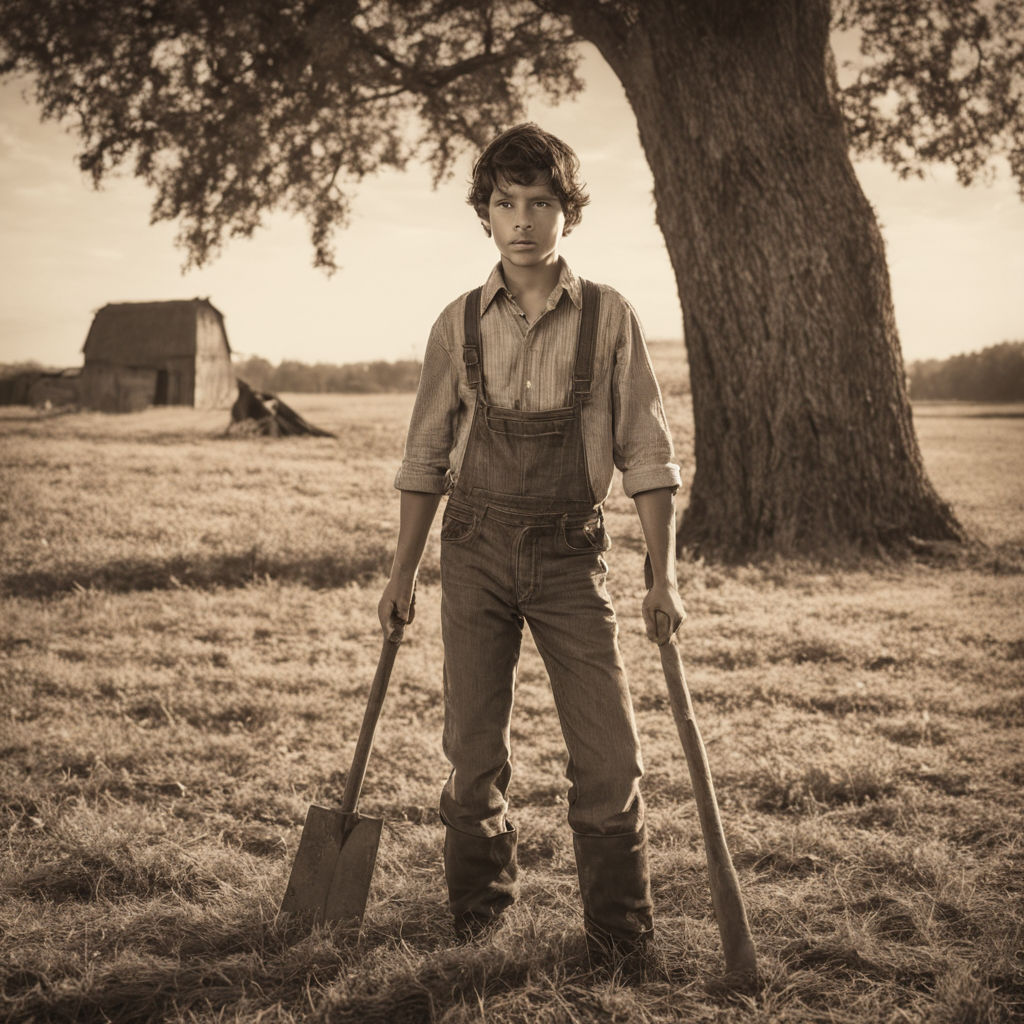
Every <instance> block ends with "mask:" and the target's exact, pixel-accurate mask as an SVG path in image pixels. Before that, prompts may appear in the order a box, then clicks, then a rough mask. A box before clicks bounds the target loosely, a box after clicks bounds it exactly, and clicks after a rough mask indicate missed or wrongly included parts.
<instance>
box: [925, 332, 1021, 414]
mask: <svg viewBox="0 0 1024 1024" xmlns="http://www.w3.org/2000/svg"><path fill="white" fill-rule="evenodd" d="M907 378H908V381H909V384H910V397H911V398H912V399H915V400H920V399H933V400H934V399H939V400H942V401H954V402H1024V341H1004V342H1002V344H999V345H991V346H990V347H989V348H984V349H982V350H981V351H980V352H969V353H965V354H963V355H958V356H951V357H950V358H949V359H922V360H919V361H917V362H913V363H911V364H910V365H909V366H908V367H907Z"/></svg>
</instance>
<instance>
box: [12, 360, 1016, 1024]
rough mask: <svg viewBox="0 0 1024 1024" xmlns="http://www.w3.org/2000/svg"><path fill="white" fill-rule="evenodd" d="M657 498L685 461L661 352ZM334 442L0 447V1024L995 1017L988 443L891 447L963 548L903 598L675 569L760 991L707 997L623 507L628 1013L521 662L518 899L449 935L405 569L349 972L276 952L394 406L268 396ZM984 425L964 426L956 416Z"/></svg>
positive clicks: (948, 438) (185, 413)
mask: <svg viewBox="0 0 1024 1024" xmlns="http://www.w3.org/2000/svg"><path fill="white" fill-rule="evenodd" d="M655 355H656V358H657V360H658V361H659V364H660V366H661V369H662V375H663V378H664V379H665V382H666V387H665V390H666V394H667V399H668V406H669V412H670V417H671V419H672V422H673V428H674V432H675V435H676V440H677V446H678V449H679V452H680V456H681V460H682V461H683V463H684V467H685V468H686V470H687V471H690V470H692V466H691V461H692V460H691V452H692V445H691V437H692V428H691V425H690V422H689V412H688V408H687V404H686V398H685V394H684V389H683V388H682V386H679V385H678V382H679V377H678V375H677V371H679V370H680V365H679V362H678V359H677V357H676V355H675V352H674V350H673V349H670V348H668V347H667V346H666V347H664V348H658V349H657V350H656V352H655ZM290 400H291V401H292V403H293V404H294V405H295V406H296V407H297V408H298V409H299V410H300V411H301V412H302V413H303V414H304V415H306V416H307V418H309V419H310V420H312V422H314V423H316V424H318V425H320V426H324V427H327V428H329V429H333V430H336V431H337V432H338V434H339V440H337V441H334V440H330V439H293V440H263V439H252V438H245V439H242V438H232V439H228V438H225V437H224V436H222V435H223V428H224V426H225V420H226V415H225V414H224V413H222V412H219V413H200V412H195V411H191V410H183V409H163V410H150V411H148V412H145V413H139V414H133V415H127V416H119V417H114V416H104V415H99V414H72V415H53V416H48V417H47V416H40V415H37V414H35V413H33V412H31V411H30V410H26V409H5V410H0V464H2V473H3V481H4V486H3V488H2V493H0V550H2V554H3V562H2V573H3V576H2V580H0V587H2V615H0V715H2V718H0V830H2V833H0V834H2V835H3V846H2V849H0V894H2V898H0V983H2V989H0V1019H10V1020H16V1021H28V1020H36V1021H105V1020H116V1021H142V1020H171V1021H203V1022H212V1021H300V1020H301V1021H305V1020H310V1021H324V1022H327V1021H346V1022H347V1021H351V1022H364V1021H369V1022H377V1021H379V1022H415V1021H431V1020H432V1021H444V1022H446V1024H459V1022H469V1021H487V1022H494V1024H497V1022H502V1024H504V1022H523V1024H527V1022H530V1024H532V1022H549V1024H554V1022H591V1021H608V1022H613V1021H614V1022H633V1021H638V1022H654V1021H700V1022H706V1021H730V1022H731V1021H742V1022H769V1021H771V1022H775V1021H786V1022H788V1021H793V1022H810V1021H833V1022H837V1024H838V1022H842V1024H846V1022H849V1024H879V1022H893V1024H895V1022H907V1021H922V1022H937V1024H958V1022H963V1024H988V1022H996V1021H1011V1020H1014V1019H1021V1015H1024V952H1022V949H1024V938H1022V926H1024V909H1022V895H1024V892H1022V890H1024V838H1022V836H1024V796H1022V786H1024V755H1022V753H1021V751H1022V738H1024V625H1022V617H1021V608H1022V606H1024V575H1022V572H1021V570H1022V566H1024V556H1022V553H1024V417H1022V416H1021V415H1020V413H1021V410H1019V409H1017V410H1014V409H1010V410H1007V409H1005V408H1004V409H998V408H996V409H978V408H971V407H948V406H927V407H921V408H920V409H919V410H918V411H917V414H916V419H917V425H918V429H919V435H920V438H921V443H922V448H923V449H924V452H925V458H926V462H927V465H928V468H929V472H930V473H931V475H932V477H933V480H934V481H935V483H936V485H937V487H938V488H939V490H940V491H941V493H943V494H944V495H945V496H946V497H947V498H949V499H950V500H951V501H952V502H953V503H954V505H955V507H956V509H957V511H958V512H959V514H960V515H961V517H962V519H963V520H964V522H965V523H966V524H967V525H968V526H969V528H970V529H971V530H972V531H973V533H974V534H975V536H976V537H978V538H979V539H980V540H981V541H983V542H984V544H985V545H986V546H985V547H981V546H976V547H974V548H972V549H971V550H970V551H968V552H966V553H963V554H958V553H955V552H947V553H946V554H945V555H942V554H933V555H932V556H931V557H930V558H929V559H928V560H927V561H908V562H890V563H885V564H874V565H862V566H837V567H821V566H813V565H803V564H793V563H778V564H772V565H762V566H738V567H728V568H723V567H720V566H713V565H704V564H702V563H689V564H684V565H682V566H681V575H682V580H683V584H684V596H685V598H686V600H687V605H688V608H689V611H690V620H689V621H688V623H687V624H686V626H685V627H684V630H683V642H682V650H683V654H684V658H685V660H686V662H687V665H688V669H689V675H690V685H691V688H692V690H693V693H694V699H695V705H696V710H697V715H698V720H699V722H700V723H701V727H702V731H703V733H704V737H705V741H706V742H707V745H708V748H709V758H710V762H711V767H712V771H713V773H714V776H715V782H716V788H717V791H718V795H719V799H720V802H721V805H722V812H723V816H724V818H725V822H726V831H727V835H728V839H729V843H730V848H731V850H732V853H733V857H734V859H735V861H736V864H737V868H738V870H739V873H740V877H741V883H742V885H743V888H744V894H745V898H746V901H747V909H748V913H749V916H750V919H751V925H752V928H753V931H754V935H755V939H756V941H757V944H758V948H759V953H760V957H761V965H762V969H763V974H764V985H763V988H762V990H761V991H760V992H759V993H757V994H756V995H752V996H739V997H737V996H732V997H730V996H727V995H725V994H721V993H718V992H717V991H716V990H715V989H714V987H713V986H708V984H707V983H708V982H709V981H711V980H713V979H714V977H715V975H716V974H717V972H718V971H719V970H720V950H719V943H718V935H717V931H716V928H715V925H714V921H713V918H712V916H711V912H710V904H709V898H708V891H707V884H706V875H705V863H704V854H703V849H702V846H701V840H700V834H699V828H698V825H697V821H696V814H695V810H694V807H693V802H692V797H691V793H690V788H689V782H688V777H687V773H686V767H685V762H684V760H683V758H682V753H681V750H680V747H679V742H678V739H677V737H676V735H675V729H674V725H673V722H672V718H671V714H670V712H669V709H668V704H667V699H666V695H665V689H664V682H663V680H662V678H661V675H660V664H659V661H658V657H657V652H656V650H655V649H653V648H652V647H650V645H649V644H648V643H647V642H646V640H644V639H643V636H642V629H641V626H640V620H639V604H640V599H641V596H642V572H641V559H642V545H641V540H640V534H639V527H638V525H637V523H636V521H635V515H634V513H633V512H632V508H631V503H629V502H627V501H626V499H625V498H624V497H623V496H622V495H621V492H617V493H615V494H614V496H613V498H612V499H611V501H610V502H609V506H608V521H609V528H610V532H611V533H612V536H613V538H614V547H613V550H612V551H611V553H610V556H609V560H610V562H611V565H612V574H611V577H610V580H609V586H610V588H611V590H612V593H613V597H614V598H615V600H616V603H617V607H618V609H619V614H620V619H621V627H622V642H623V649H624V654H625V658H626V662H627V665H628V667H629V670H630V674H631V682H632V687H633V690H634V697H635V702H636V707H637V715H638V720H639V725H640V730H641V736H642V740H643V743H644V751H645V760H646V764H647V777H646V782H645V787H646V788H645V793H646V797H647V801H648V823H649V827H650V833H651V843H652V867H653V875H654V896H655V908H656V914H657V923H658V930H659V943H660V947H661V949H662V951H663V954H664V958H665V961H666V964H667V967H668V969H669V970H668V973H667V975H666V976H664V977H659V978H656V979H653V980H651V981H649V982H647V983H645V984H643V985H633V986H627V985H622V984H619V982H618V981H617V980H616V979H612V980H602V979H599V978H596V977H595V976H593V975H592V974H591V973H590V972H589V970H588V968H587V966H586V962H585V956H584V947H583V941H582V932H581V927H580V919H579V907H578V898H577V894H576V881H575V869H574V866H573V861H572V845H571V840H570V835H569V832H568V828H567V826H566V824H565V811H566V806H565V782H564V779H563V768H564V754H563V749H562V743H561V737H560V733H559V729H558V725H557V721H556V719H555V716H554V710H553V704H552V700H551V696H550V693H549V691H548V688H547V683H546V678H545V676H544V673H543V669H542V666H541V664H540V659H539V657H538V655H537V654H536V651H535V649H534V648H533V646H532V644H529V643H528V644H526V645H524V655H523V659H522V663H521V667H520V675H519V682H518V689H517V701H516V711H515V719H514V723H513V742H514V745H515V759H516V763H515V777H514V779H513V801H514V805H515V817H516V822H517V825H518V827H519V829H520V835H521V843H522V846H521V854H522V865H523V884H524V891H523V899H522V901H521V903H520V904H519V905H518V906H517V907H516V908H515V909H514V910H513V911H512V912H511V913H510V914H508V915H507V919H506V920H505V922H504V923H503V924H502V925H501V927H500V928H499V929H497V930H496V931H495V932H494V933H492V934H491V935H489V936H488V937H486V938H485V939H484V940H482V941H481V942H480V943H479V944H477V945H473V946H457V945H455V943H454V942H453V939H452V936H451V934H450V931H449V923H448V919H447V914H446V908H445V899H444V885H443V877H442V871H441V859H440V845H441V827H440V825H439V823H438V819H437V815H436V810H435V808H436V801H437V794H438V790H439V787H440V785H441V783H442V782H443V780H444V777H445V774H446V768H445V762H444V759H443V756H442V753H441V749H440V724H441V709H440V696H439V695H440V673H441V649H440V643H439V639H438V615H439V613H438V587H437V551H438V549H437V541H436V534H435V537H434V538H433V539H432V541H431V543H430V545H429V547H428V551H427V554H426V557H425V562H424V569H423V574H422V585H421V587H420V591H419V597H418V615H417V621H416V623H415V624H414V626H413V627H411V628H410V629H409V631H408V633H407V639H406V643H405V644H404V645H403V647H402V650H401V651H400V653H399V658H398V662H397V664H396V668H395V673H394V676H393V680H392V687H391V691H390V693H389V696H388V702H387V704H386V706H385V710H384V716H383V720H382V723H381V727H380V731H379V734H378V737H377V742H376V745H375V749H374V755H373V759H372V760H371V763H370V769H369V773H368V776H367V781H366V786H365V789H364V797H363V805H362V809H363V811H364V812H366V813H371V814H375V815H379V816H382V817H383V818H384V819H385V830H384V836H383V839H382V844H381V851H380V857H379V860H378V864H377V870H376V874H375V877H374V886H373V891H372V894H371V899H370V904H369V907H368V910H367V915H366V921H365V926H364V930H363V934H362V938H361V939H360V942H359V944H358V946H352V945H351V944H350V943H347V942H345V941H344V940H343V939H342V937H340V936H335V935H332V934H331V933H330V932H329V931H324V930H321V931H318V932H316V933H314V934H310V933H309V932H308V930H306V931H304V930H303V929H302V928H301V927H299V926H298V925H297V924H296V922H294V921H288V920H285V919H282V918H280V917H279V916H278V915H277V907H278V904H279V902H280V899H281V896H282V894H283V890H284V885H285V881H286V879H287V874H288V870H289V867H290V864H291V858H292V856H293V854H294V851H295V848H296V845H297V842H298V837H299V833H300V829H301V823H302V820H303V817H304V815H305V810H306V807H307V806H308V804H309V803H311V802H328V803H329V802H330V801H332V800H337V799H338V798H340V794H341V790H342V788H343V784H344V778H345V768H346V765H347V762H348V759H349V758H350V756H351V752H352V744H353V742H354V738H355V735H356V732H357V730H358V724H359V721H360V719H361V716H362V710H363V706H362V705H363V700H364V695H365V692H366V689H367V687H368V685H369V682H370V679H371V677H372V674H373V668H374V665H375V663H376V657H377V653H378V651H379V630H378V627H377V625H376V621H375V605H376V600H377V596H378V592H379V588H380V586H381V585H382V576H381V573H382V572H383V571H384V570H385V569H386V568H387V566H388V564H389V562H390V555H391V546H392V544H393V540H394V533H395V529H396V527H397V512H398V503H397V495H396V494H395V492H393V490H392V489H391V480H392V477H393V474H394V470H395V468H396V465H397V460H398V458H399V455H400V451H401V444H402V438H403V435H404V429H405V420H406V417H407V415H408V411H409V408H410V405H411V396H409V395H395V396H376V397H362V396H360V397H355V396H353V397H330V398H318V397H317V396H291V397H290ZM978 413H985V415H978Z"/></svg>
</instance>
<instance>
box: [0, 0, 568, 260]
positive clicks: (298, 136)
mask: <svg viewBox="0 0 1024 1024" xmlns="http://www.w3.org/2000/svg"><path fill="white" fill-rule="evenodd" d="M0 40H2V51H0V74H5V73H11V72H22V73H28V74H30V75H31V76H32V77H33V79H34V82H35V95H36V99H37V100H38V102H39V104H40V105H41V108H42V113H43V116H44V117H46V118H53V119H57V120H65V119H71V120H72V121H73V123H74V125H75V128H76V130H77V132H78V134H79V136H80V138H81V141H82V152H81V156H80V163H81V167H82V169H83V170H84V171H86V172H88V173H89V174H90V175H91V176H92V179H93V181H94V182H95V183H97V184H98V183H99V182H100V181H101V180H102V179H104V178H105V177H106V176H107V175H108V174H109V173H110V172H111V171H112V170H113V169H114V168H116V167H119V166H120V165H122V164H124V163H125V162H126V161H129V160H131V161H133V170H134V173H135V174H136V175H137V176H139V177H140V178H142V179H144V180H145V181H146V183H147V184H148V185H150V186H151V187H152V188H153V190H154V192H155V195H156V199H155V202H154V205H153V210H152V218H153V220H154V221H160V220H169V221H178V222H179V223H180V233H179V236H178V242H179V244H180V245H181V246H182V247H183V248H184V249H185V251H186V252H187V254H188V259H189V262H190V263H191V264H194V265H201V264H203V263H205V262H207V261H208V260H209V259H210V258H211V257H212V256H213V255H215V253H216V252H217V250H218V248H219V247H220V246H221V245H222V244H223V242H224V241H225V240H226V239H227V238H230V237H232V236H248V235H251V234H252V232H253V231H254V229H255V228H256V227H258V226H259V224H260V222H261V219H262V217H263V215H264V214H265V213H266V212H267V211H270V210H273V209H276V208H285V209H288V210H291V211H293V212H297V213H300V214H302V215H304V216H305V217H306V219H307V221H308V223H309V225H310V232H311V238H312V242H313V247H314V251H315V263H316V264H317V265H319V266H324V267H327V268H332V267H333V266H334V253H333V247H332V242H331V238H332V234H333V230H334V228H336V227H338V226H343V225H344V224H345V223H346V222H347V219H348V215H349V209H350V195H351V186H352V185H353V184H354V183H355V182H358V181H359V180H360V179H361V178H363V177H364V176H365V175H367V174H370V173H372V172H374V171H377V170H380V169H382V168H388V167H391V168H398V169H401V168H403V167H404V166H405V165H406V164H407V163H408V161H409V160H410V159H413V158H419V159H424V160H426V161H428V162H429V164H430V165H431V166H432V168H433V170H434V173H435V176H437V177H438V178H440V177H441V176H443V175H444V174H445V173H446V172H447V170H448V169H449V168H450V167H451V164H452V161H453V159H454V157H455V155H456V154H457V152H458V151H459V148H460V146H464V145H467V144H472V143H481V142H483V141H484V140H485V139H486V137H487V136H489V135H490V134H491V133H492V132H493V130H494V128H495V126H497V125H500V124H503V123H506V122H508V121H509V120H510V119H515V118H517V117H521V116H522V113H523V111H524V109H525V100H526V96H527V94H528V92H529V90H530V89H531V88H534V87H535V88H539V89H540V90H542V91H543V92H544V93H546V94H547V96H548V97H549V98H551V99H558V98H560V97H563V96H565V95H568V94H570V93H572V92H574V91H576V90H577V89H579V88H580V82H579V79H578V78H577V76H576V64H577V60H578V55H577V53H576V51H575V50H574V49H573V48H572V47H571V45H570V44H571V43H572V42H573V40H574V36H573V33H572V31H571V29H570V28H569V27H568V25H567V23H566V22H565V21H564V19H559V18H556V17H553V16H551V15H548V14H546V13H545V12H544V11H542V10H540V9H539V8H538V7H537V6H536V5H534V4H532V3H529V2H524V0H513V2H508V3H501V4H490V3H480V4H475V3H453V2H451V0H420V2H403V0H375V2H369V3H359V2H357V0H292V2H290V3H277V2H276V0H274V2H270V0H263V2H253V0H139V2H134V0H133V2H132V3H124V2H115V0H2V2H0Z"/></svg>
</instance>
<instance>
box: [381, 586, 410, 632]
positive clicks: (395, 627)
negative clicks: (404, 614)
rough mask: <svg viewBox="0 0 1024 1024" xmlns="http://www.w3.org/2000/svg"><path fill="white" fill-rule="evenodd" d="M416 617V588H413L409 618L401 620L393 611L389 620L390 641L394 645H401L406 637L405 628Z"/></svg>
mask: <svg viewBox="0 0 1024 1024" xmlns="http://www.w3.org/2000/svg"><path fill="white" fill-rule="evenodd" d="M415 617H416V587H415V585H414V586H413V589H412V597H411V598H410V599H409V617H408V618H407V619H400V618H399V617H398V615H397V614H396V611H392V613H391V617H390V619H389V620H388V636H387V638H388V641H389V642H390V643H393V644H396V645H397V644H400V643H401V642H402V640H403V638H404V636H405V627H406V626H408V625H409V623H410V622H412V620H413V619H414V618H415Z"/></svg>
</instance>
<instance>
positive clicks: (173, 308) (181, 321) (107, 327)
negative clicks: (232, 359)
mask: <svg viewBox="0 0 1024 1024" xmlns="http://www.w3.org/2000/svg"><path fill="white" fill-rule="evenodd" d="M203 308H205V309H208V310H210V311H211V312H213V313H214V314H215V315H216V317H217V319H218V320H219V321H220V325H221V328H222V329H223V327H224V315H223V314H222V313H221V311H220V310H219V309H217V307H216V306H214V305H213V303H212V302H210V300H209V299H174V300H171V301H168V302H114V303H108V304H107V305H106V306H104V307H103V308H102V309H101V310H99V311H98V312H97V313H96V316H95V317H94V318H93V321H92V326H91V327H90V328H89V333H88V335H87V336H86V339H85V344H84V345H83V346H82V351H83V352H84V353H85V357H86V359H89V360H103V361H107V360H112V361H122V360H124V359H126V358H130V359H132V360H140V359H141V360H145V359H146V358H147V357H149V356H151V355H152V356H159V357H163V358H168V357H173V356H194V355H195V354H196V319H197V316H198V314H199V311H200V310H201V309H203ZM224 343H225V345H226V346H227V351H228V352H230V351H231V347H230V345H228V344H227V332H226V331H225V332H224Z"/></svg>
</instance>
